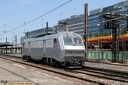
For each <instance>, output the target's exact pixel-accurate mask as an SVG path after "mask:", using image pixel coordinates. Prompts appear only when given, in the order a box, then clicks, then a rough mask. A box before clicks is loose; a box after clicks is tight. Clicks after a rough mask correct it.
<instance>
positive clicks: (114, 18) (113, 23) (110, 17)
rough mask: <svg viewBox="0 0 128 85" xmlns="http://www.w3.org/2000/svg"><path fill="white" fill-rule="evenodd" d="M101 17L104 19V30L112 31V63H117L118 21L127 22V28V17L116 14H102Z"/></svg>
mask: <svg viewBox="0 0 128 85" xmlns="http://www.w3.org/2000/svg"><path fill="white" fill-rule="evenodd" d="M102 17H103V18H104V19H105V22H104V27H105V29H112V61H113V62H115V63H116V62H119V34H118V33H117V30H119V25H120V23H119V22H120V20H127V27H128V16H126V15H118V14H103V15H102Z"/></svg>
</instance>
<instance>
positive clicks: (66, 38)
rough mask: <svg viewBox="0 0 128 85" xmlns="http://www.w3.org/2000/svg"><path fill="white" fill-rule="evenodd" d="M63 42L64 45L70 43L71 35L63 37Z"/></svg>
mask: <svg viewBox="0 0 128 85" xmlns="http://www.w3.org/2000/svg"><path fill="white" fill-rule="evenodd" d="M64 44H65V45H72V44H73V42H72V38H71V37H64Z"/></svg>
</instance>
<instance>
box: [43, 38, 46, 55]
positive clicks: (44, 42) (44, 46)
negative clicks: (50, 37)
mask: <svg viewBox="0 0 128 85" xmlns="http://www.w3.org/2000/svg"><path fill="white" fill-rule="evenodd" d="M45 49H46V40H44V41H43V56H44V57H45V54H46V53H45V52H46V51H45Z"/></svg>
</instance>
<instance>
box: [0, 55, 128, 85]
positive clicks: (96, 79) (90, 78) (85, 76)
mask: <svg viewBox="0 0 128 85" xmlns="http://www.w3.org/2000/svg"><path fill="white" fill-rule="evenodd" d="M0 58H2V59H6V60H9V61H13V62H17V63H21V64H25V65H28V66H32V67H35V68H39V69H42V70H46V71H48V72H53V73H56V74H59V75H62V76H66V77H70V78H72V79H75V80H77V81H79V82H82V83H83V84H84V83H85V82H90V83H91V84H92V83H93V84H98V85H108V84H110V85H111V84H113V82H114V81H116V82H117V83H119V82H120V83H122V82H125V83H128V80H127V79H128V76H124V77H123V76H121V75H115V74H113V73H109V72H107V73H106V72H105V71H99V70H98V71H97V70H96V69H95V70H94V69H89V68H86V69H82V70H72V69H70V70H69V69H62V68H57V67H52V66H49V65H42V64H34V63H31V62H23V61H21V59H18V60H17V59H15V58H12V57H11V58H10V57H7V56H4V57H2V56H0ZM112 76H113V77H112ZM114 76H116V78H114ZM75 80H74V81H75Z"/></svg>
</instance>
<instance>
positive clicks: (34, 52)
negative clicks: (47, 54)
mask: <svg viewBox="0 0 128 85" xmlns="http://www.w3.org/2000/svg"><path fill="white" fill-rule="evenodd" d="M30 47H31V48H30V56H31V58H32V59H36V60H41V59H42V57H43V40H40V41H33V42H30Z"/></svg>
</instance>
